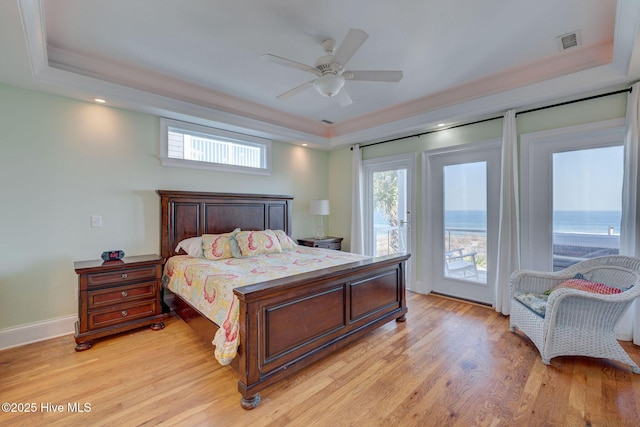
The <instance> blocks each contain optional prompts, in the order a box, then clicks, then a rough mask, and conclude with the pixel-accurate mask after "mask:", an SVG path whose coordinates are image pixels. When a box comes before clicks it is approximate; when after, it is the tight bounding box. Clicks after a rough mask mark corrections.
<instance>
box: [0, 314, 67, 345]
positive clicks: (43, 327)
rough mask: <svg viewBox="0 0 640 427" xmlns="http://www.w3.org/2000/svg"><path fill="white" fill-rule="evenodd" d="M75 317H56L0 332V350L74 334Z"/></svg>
mask: <svg viewBox="0 0 640 427" xmlns="http://www.w3.org/2000/svg"><path fill="white" fill-rule="evenodd" d="M76 320H78V317H77V316H65V317H57V318H55V319H49V320H43V321H42V322H35V323H27V324H26V325H20V326H15V327H12V328H6V329H1V330H0V350H5V349H8V348H12V347H18V346H21V345H25V344H30V343H33V342H37V341H44V340H48V339H50V338H55V337H59V336H62V335H68V334H73V333H75V323H76Z"/></svg>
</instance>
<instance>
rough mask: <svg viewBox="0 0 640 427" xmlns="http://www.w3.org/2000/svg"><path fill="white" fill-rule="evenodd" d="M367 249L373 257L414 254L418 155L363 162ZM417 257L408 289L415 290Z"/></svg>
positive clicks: (409, 268)
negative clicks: (413, 218) (413, 225)
mask: <svg viewBox="0 0 640 427" xmlns="http://www.w3.org/2000/svg"><path fill="white" fill-rule="evenodd" d="M363 177H364V186H363V191H364V195H365V197H364V209H363V210H364V230H365V232H364V250H365V254H367V255H372V256H383V255H394V254H400V253H412V254H415V250H414V243H413V242H414V240H415V239H414V238H413V237H412V236H413V228H412V226H411V218H412V216H411V215H412V212H413V211H414V205H415V199H416V198H415V193H414V191H415V190H414V187H415V185H414V177H415V155H413V154H411V155H400V156H393V157H386V158H381V159H373V160H365V161H364V162H363ZM413 265H415V257H414V256H412V257H411V258H409V261H408V263H407V277H406V279H407V280H406V282H407V288H408V289H413V286H414V283H415V279H414V271H415V268H413Z"/></svg>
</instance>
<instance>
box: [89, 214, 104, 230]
mask: <svg viewBox="0 0 640 427" xmlns="http://www.w3.org/2000/svg"><path fill="white" fill-rule="evenodd" d="M91 227H94V228H96V227H102V216H100V215H91Z"/></svg>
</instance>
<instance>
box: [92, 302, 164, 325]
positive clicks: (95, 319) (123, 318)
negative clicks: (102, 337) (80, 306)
mask: <svg viewBox="0 0 640 427" xmlns="http://www.w3.org/2000/svg"><path fill="white" fill-rule="evenodd" d="M154 314H156V302H155V301H147V302H144V303H142V304H138V305H122V306H120V307H114V308H113V309H111V310H104V311H94V312H90V313H89V329H97V328H104V327H105V326H111V325H117V324H119V323H125V322H128V321H131V320H135V319H141V318H144V317H148V316H153V315H154Z"/></svg>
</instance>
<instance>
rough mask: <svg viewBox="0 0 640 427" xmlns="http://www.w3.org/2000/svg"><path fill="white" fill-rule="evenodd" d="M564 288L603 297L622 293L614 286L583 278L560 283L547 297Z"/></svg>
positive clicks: (549, 291) (547, 292) (548, 292)
mask: <svg viewBox="0 0 640 427" xmlns="http://www.w3.org/2000/svg"><path fill="white" fill-rule="evenodd" d="M562 288H571V289H577V290H579V291H585V292H591V293H594V294H601V295H611V294H619V293H620V292H622V289H618V288H615V287H613V286H607V285H605V284H604V283H594V282H590V281H589V280H586V279H583V278H573V279H569V280H566V281H564V282H562V283H560V284H559V285H557V286H556V287H554V288H552V289H549V290H548V291H546V292H545V295H549V294H550V293H551V292H553V291H555V290H556V289H562Z"/></svg>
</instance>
